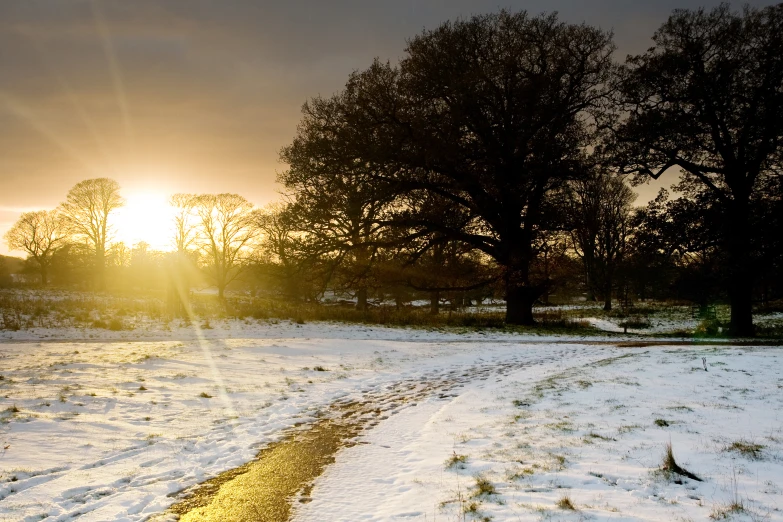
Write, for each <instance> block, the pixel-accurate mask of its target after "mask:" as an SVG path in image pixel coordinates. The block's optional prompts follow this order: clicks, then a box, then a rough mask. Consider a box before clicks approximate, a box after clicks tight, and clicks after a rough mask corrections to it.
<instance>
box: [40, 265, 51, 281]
mask: <svg viewBox="0 0 783 522" xmlns="http://www.w3.org/2000/svg"><path fill="white" fill-rule="evenodd" d="M48 283H49V277H48V274H47V271H46V267H45V266H41V286H46V285H47V284H48Z"/></svg>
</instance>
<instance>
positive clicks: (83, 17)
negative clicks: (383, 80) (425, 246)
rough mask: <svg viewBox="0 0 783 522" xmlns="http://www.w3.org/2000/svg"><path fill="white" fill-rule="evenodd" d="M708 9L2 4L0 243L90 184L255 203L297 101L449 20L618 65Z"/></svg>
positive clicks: (456, 2)
mask: <svg viewBox="0 0 783 522" xmlns="http://www.w3.org/2000/svg"><path fill="white" fill-rule="evenodd" d="M717 3H718V2H713V1H704V0H702V1H691V0H678V1H669V0H662V1H661V0H656V1H650V0H578V1H577V0H547V1H539V0H528V1H511V0H506V1H502V2H498V1H497V0H490V1H484V0H396V1H373V0H355V1H349V0H302V1H296V0H288V1H282V0H281V1H269V0H256V1H238V0H213V1H207V0H171V1H166V0H154V1H153V0H150V1H147V0H132V1H130V0H117V1H108V0H107V1H95V2H93V1H87V0H47V1H44V0H2V2H0V237H1V236H2V234H4V233H5V231H6V230H7V229H8V227H9V226H10V225H11V224H12V223H13V222H14V221H15V220H16V219H17V218H18V216H19V213H20V212H21V211H25V210H33V209H36V210H37V209H42V208H53V207H55V206H56V205H57V204H58V203H59V202H60V201H62V200H63V198H64V196H65V194H66V193H67V191H68V189H69V188H70V187H72V186H73V185H74V184H75V183H77V182H79V181H81V180H83V179H87V178H91V177H103V176H108V177H112V178H114V179H116V180H117V181H118V182H119V183H120V185H121V186H122V187H123V190H124V191H128V192H132V191H135V192H138V191H164V192H167V193H173V192H236V193H239V194H242V195H243V196H245V197H247V198H248V199H250V200H251V201H253V202H254V203H256V204H259V205H263V204H265V203H268V202H270V201H272V200H274V199H276V198H277V191H278V190H279V187H278V186H276V184H275V175H276V172H277V171H279V170H281V169H283V168H285V166H284V165H281V164H279V163H278V159H277V158H278V151H279V150H280V148H281V147H283V146H284V145H286V144H287V143H288V142H289V141H290V140H291V139H292V137H293V135H294V132H295V129H296V125H297V122H298V120H299V110H300V107H301V105H302V103H303V102H304V101H305V100H307V99H308V98H309V97H312V96H317V95H319V94H321V95H330V94H332V93H334V92H335V91H337V90H339V89H340V88H341V86H342V85H343V84H344V83H345V80H346V79H347V76H348V74H349V73H350V72H351V71H353V70H356V69H361V68H364V67H366V66H367V65H369V64H370V63H371V61H372V59H373V58H374V57H376V56H379V57H381V58H384V59H390V60H392V61H394V60H397V59H398V58H399V57H401V56H402V54H403V51H404V48H405V41H406V39H407V38H409V37H411V36H413V35H415V34H417V33H419V32H420V31H421V30H422V29H424V28H434V27H436V26H437V25H438V24H440V23H441V22H443V21H445V20H448V19H454V18H456V17H459V16H470V15H471V14H478V13H486V12H492V11H497V10H498V9H500V8H507V9H510V10H514V11H516V10H522V9H526V10H528V11H529V12H531V13H535V14H537V13H540V12H551V11H558V12H559V13H560V17H561V18H562V19H563V20H566V21H568V22H583V21H586V22H587V23H590V24H593V25H597V26H600V27H602V28H604V29H612V30H613V31H614V34H615V41H616V44H617V46H618V57H619V58H624V57H625V55H626V54H628V53H638V52H641V51H643V50H645V49H646V48H647V47H649V46H650V43H651V42H650V37H651V35H652V33H653V32H654V31H655V29H656V28H657V27H658V26H660V24H661V23H662V22H664V21H665V20H666V18H667V17H668V15H669V13H670V12H671V10H672V9H674V8H676V7H683V8H696V7H699V6H707V7H711V6H714V5H717ZM750 3H751V5H757V6H763V5H769V4H772V3H774V2H758V1H756V2H750ZM735 5H738V4H737V3H735ZM652 191H654V189H647V192H652ZM643 198H645V199H646V194H645V195H643ZM6 252H7V245H5V243H4V242H2V244H0V253H6Z"/></svg>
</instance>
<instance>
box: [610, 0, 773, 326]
mask: <svg viewBox="0 0 783 522" xmlns="http://www.w3.org/2000/svg"><path fill="white" fill-rule="evenodd" d="M653 40H654V42H655V45H654V46H653V47H652V48H651V49H650V50H649V51H647V52H646V53H644V54H642V55H638V56H631V57H629V58H628V61H627V65H626V67H625V69H624V72H623V74H622V75H621V77H620V81H619V84H618V87H619V90H620V92H621V95H622V96H621V98H622V102H623V104H622V108H623V109H624V110H626V111H628V117H627V119H626V121H625V122H624V123H623V125H622V126H621V127H620V129H619V133H618V134H617V138H618V144H619V147H618V150H617V153H618V158H619V159H620V164H621V169H622V170H623V171H624V172H631V173H637V174H639V175H640V176H651V177H653V178H657V177H659V176H660V175H661V174H663V173H664V172H665V171H667V170H669V169H670V168H673V167H675V168H679V169H681V170H682V172H683V175H684V176H685V177H686V178H688V179H690V180H692V181H693V182H694V183H699V184H701V186H702V187H703V188H704V190H707V191H709V192H711V193H712V194H713V195H714V197H715V198H716V199H717V200H718V201H720V204H721V205H722V206H723V207H724V209H725V212H726V220H725V227H724V229H723V234H722V238H723V242H724V244H723V248H724V249H725V251H726V253H727V257H728V259H727V263H728V266H727V268H728V272H729V273H728V294H729V298H730V301H731V330H732V332H733V333H734V334H736V335H752V334H753V318H752V296H753V283H754V278H755V277H754V266H753V262H752V256H751V252H750V251H751V244H752V242H753V236H754V235H755V234H757V233H758V231H756V230H753V229H752V227H751V226H750V225H751V199H752V197H753V194H754V193H755V192H757V191H759V190H763V188H764V187H768V186H771V184H770V183H768V182H767V181H765V180H767V179H768V178H776V177H778V176H779V175H780V154H781V150H783V147H782V146H783V5H782V4H778V5H776V6H770V7H765V8H763V9H754V8H751V7H745V8H744V9H743V11H742V12H741V13H737V12H733V11H732V10H731V8H730V6H729V4H725V3H724V4H721V5H720V6H718V7H716V8H715V9H713V10H712V11H709V12H707V11H705V10H703V9H699V10H695V11H689V10H676V11H674V13H673V14H672V15H671V17H670V18H669V20H668V21H667V22H666V23H665V24H663V26H661V28H660V29H658V31H657V32H656V33H655V36H654V37H653Z"/></svg>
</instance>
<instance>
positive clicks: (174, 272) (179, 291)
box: [166, 193, 198, 316]
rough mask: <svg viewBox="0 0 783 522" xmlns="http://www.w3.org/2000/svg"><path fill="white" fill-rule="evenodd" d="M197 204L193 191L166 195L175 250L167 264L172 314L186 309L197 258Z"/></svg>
mask: <svg viewBox="0 0 783 522" xmlns="http://www.w3.org/2000/svg"><path fill="white" fill-rule="evenodd" d="M197 204H198V196H196V195H195V194H181V193H180V194H174V195H173V196H171V198H169V205H171V207H172V208H173V210H174V217H173V221H174V222H173V225H174V235H173V237H172V238H171V241H172V243H173V245H174V247H175V249H176V251H175V252H174V253H173V254H171V255H169V256H168V262H167V263H166V271H167V278H168V281H167V285H168V287H167V301H168V311H169V314H170V315H172V316H181V315H184V314H186V313H187V311H188V309H189V308H188V307H189V295H190V288H191V279H192V276H193V272H195V270H194V269H195V264H196V263H195V261H196V259H195V258H196V257H197V253H196V252H195V244H196V241H197V239H198V229H197V225H198V223H197V220H198V216H197V214H196V211H195V209H196V206H197Z"/></svg>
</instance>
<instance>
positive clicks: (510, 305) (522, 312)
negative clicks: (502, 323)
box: [506, 281, 540, 326]
mask: <svg viewBox="0 0 783 522" xmlns="http://www.w3.org/2000/svg"><path fill="white" fill-rule="evenodd" d="M539 295H540V290H539V289H536V288H531V287H529V286H518V285H514V284H513V283H511V284H509V282H508V281H507V282H506V323H507V324H518V325H524V326H530V325H534V324H536V321H535V319H533V303H535V301H536V299H538V296H539Z"/></svg>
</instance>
